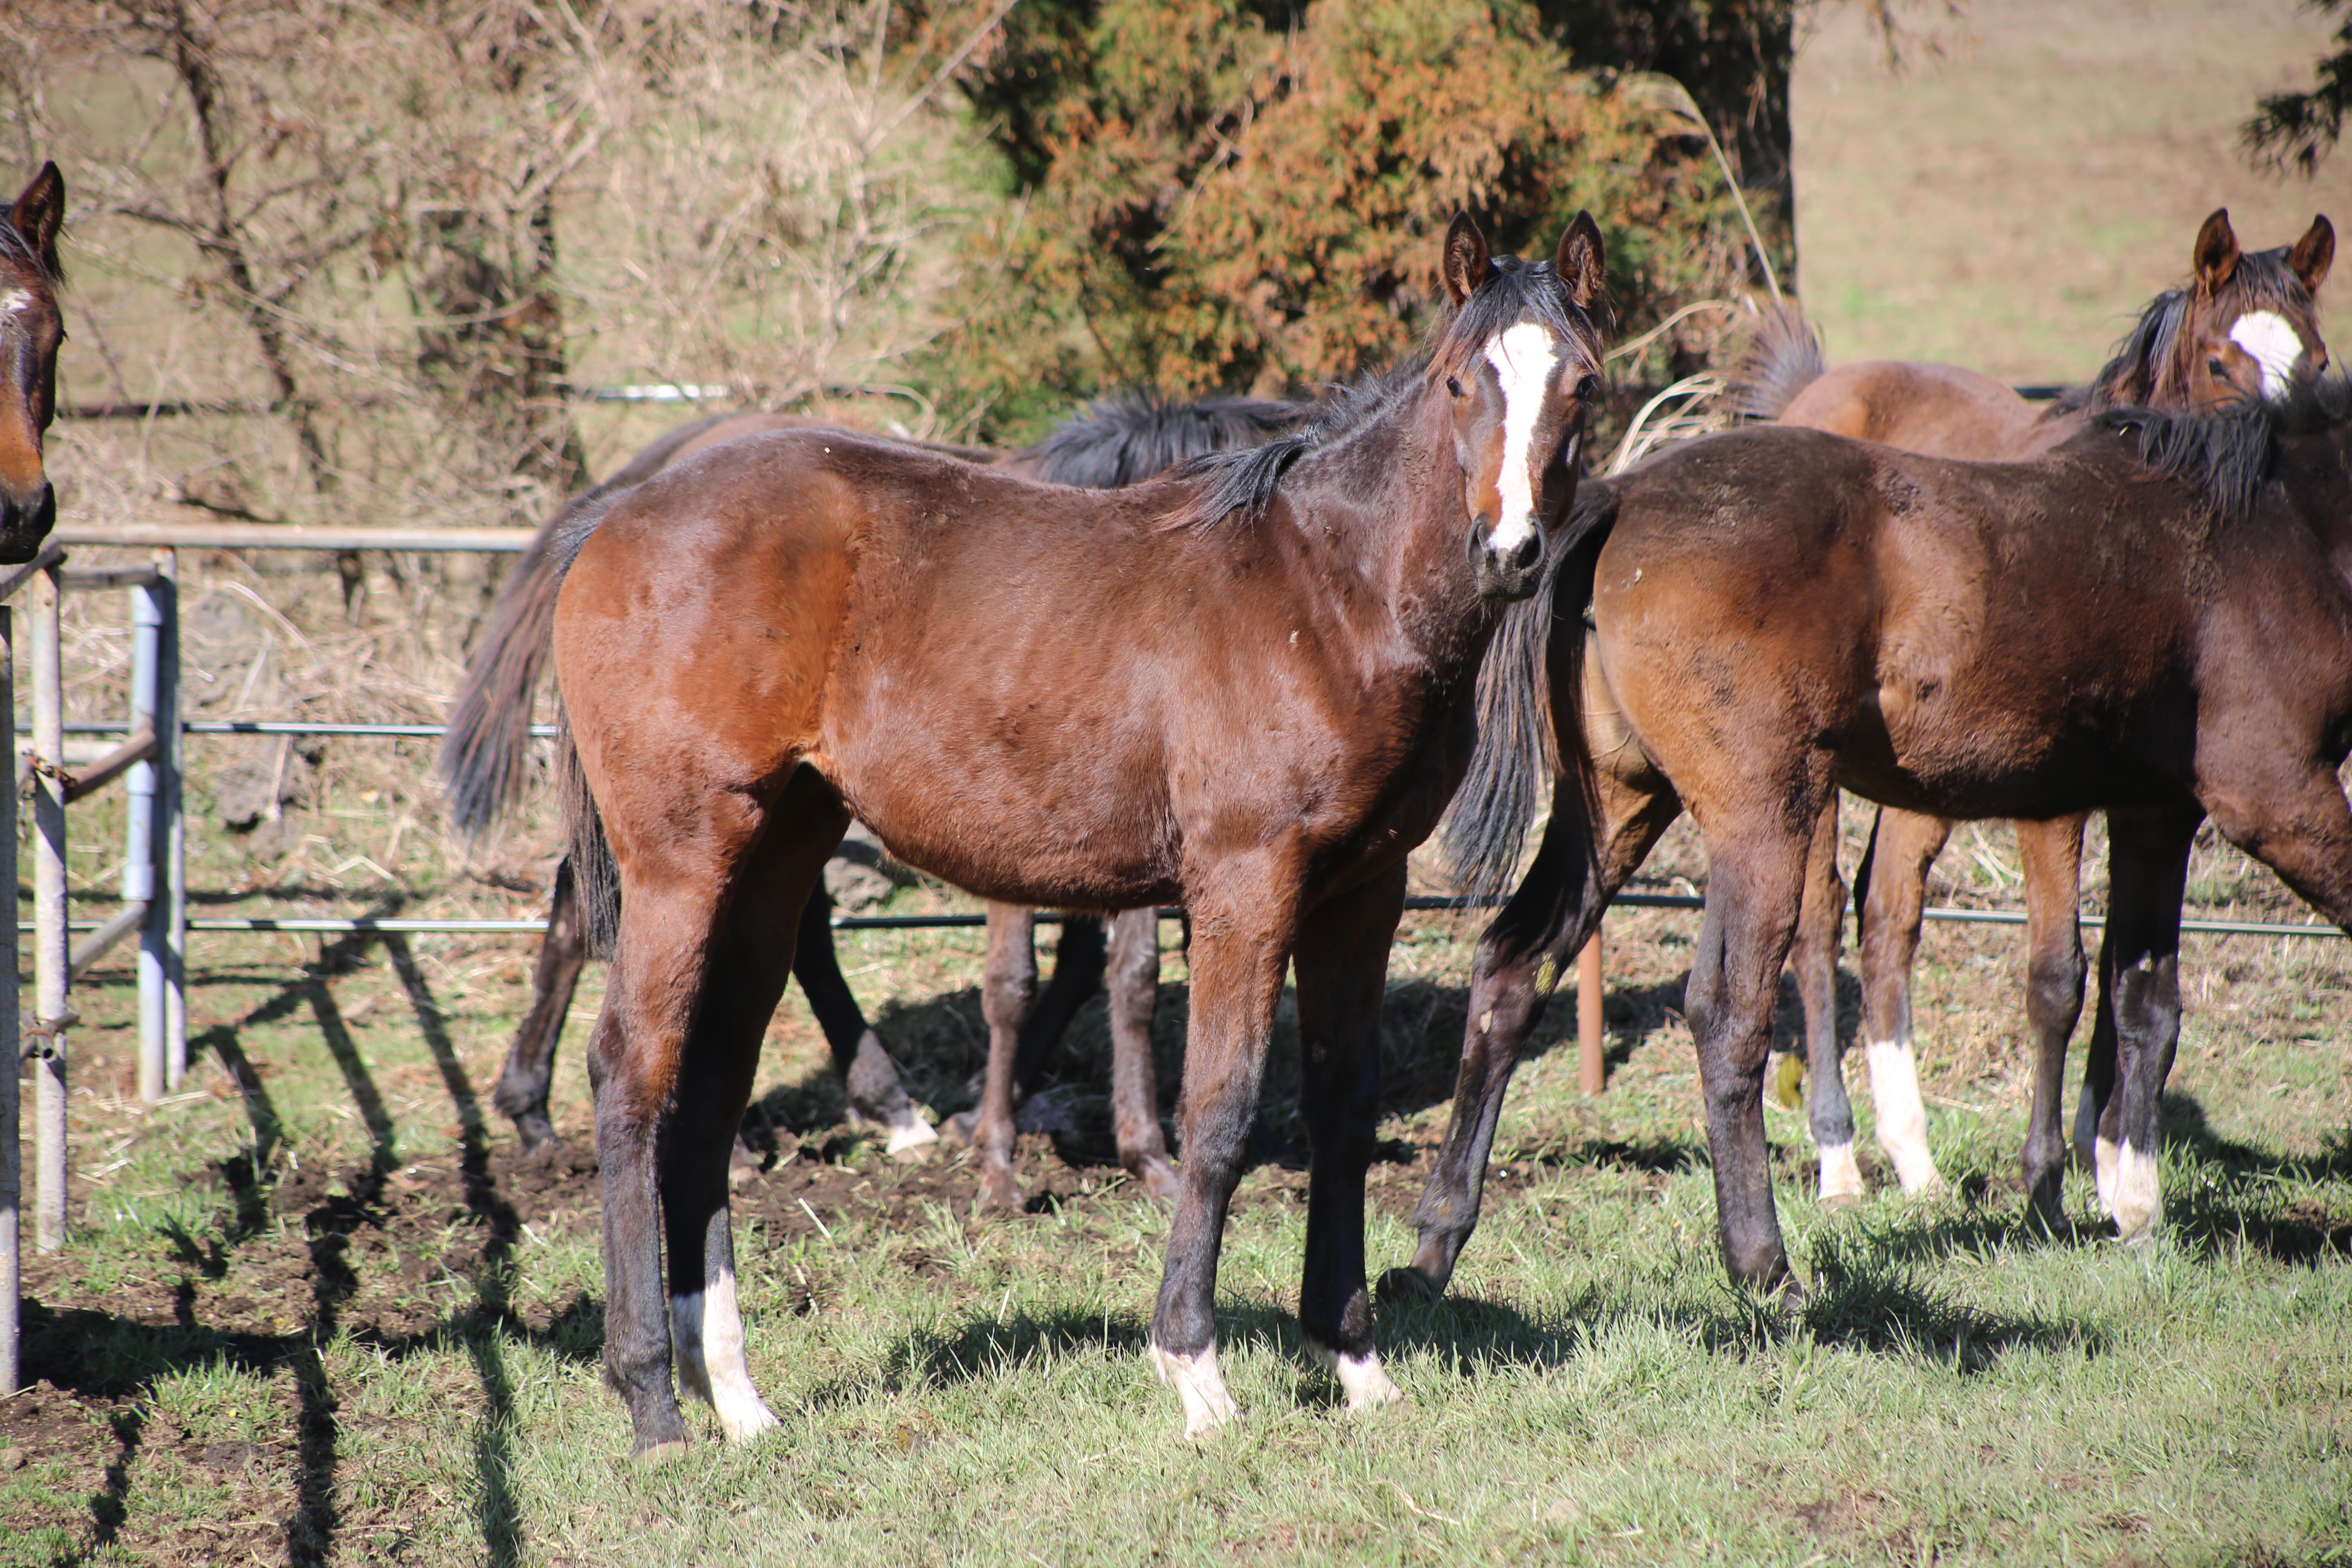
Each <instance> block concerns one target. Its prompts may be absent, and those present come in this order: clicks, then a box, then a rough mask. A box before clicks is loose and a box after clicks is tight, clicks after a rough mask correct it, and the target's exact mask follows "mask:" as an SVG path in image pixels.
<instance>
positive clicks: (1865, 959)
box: [1737, 209, 2336, 1222]
mask: <svg viewBox="0 0 2352 1568" xmlns="http://www.w3.org/2000/svg"><path fill="white" fill-rule="evenodd" d="M2335 255H2336V231H2335V228H2334V227H2333V226H2331V225H2330V224H2329V223H2328V221H2327V219H2326V216H2319V217H2315V218H2314V219H2313V220H2312V224H2311V227H2310V228H2309V229H2308V230H2306V231H2305V234H2304V235H2303V237H2301V238H2300V239H2298V240H2297V241H2296V242H2295V244H2294V247H2292V249H2290V248H2288V247H2280V248H2278V249H2276V250H2267V251H2254V252H2246V251H2242V250H2241V249H2240V248H2239V246H2238V237H2237V234H2236V232H2235V231H2234V230H2233V229H2232V228H2231V226H2230V215H2229V212H2228V210H2227V209H2222V210H2219V211H2216V212H2214V213H2213V214H2212V215H2211V216H2209V217H2207V218H2206V220H2205V222H2204V224H2203V226H2201V227H2200V229H2199V230H2198V233H2197V237H2196V241H2195V244H2194V245H2193V247H2191V253H2190V265H2191V275H2190V279H2189V282H2188V283H2187V284H2185V285H2183V286H2182V287H2180V288H2178V289H2169V290H2168V291H2166V292H2165V293H2162V294H2159V295H2158V296H2157V298H2156V299H2155V300H2151V301H2150V302H2149V303H2148V305H2147V309H2146V310H2143V311H2142V312H2141V313H2140V316H2139V319H2138V321H2137V322H2136V323H2135V324H2134V326H2133V328H2132V330H2131V331H2129V332H2128V333H2126V335H2125V337H2124V340H2123V342H2121V343H2120V344H2119V345H2117V348H2116V353H2115V356H2114V357H2113V358H2112V359H2111V360H2110V361H2109V362H2108V363H2107V364H2106V365H2105V367H2104V368H2102V369H2101V370H2100V372H2099V374H2097V375H2096V376H2095V377H2094V378H2093V380H2092V382H2091V384H2090V385H2089V386H2087V387H2085V388H2084V389H2082V390H2080V391H2078V392H2074V393H2070V394H2068V395H2065V396H2064V397H2062V398H2061V399H2059V400H2058V401H2057V403H2055V404H2054V405H2050V406H2047V407H2044V408H2036V407H2035V406H2034V405H2032V404H2031V403H2028V402H2027V401H2026V400H2025V399H2024V398H2022V397H2020V396H2019V395H2017V394H2016V393H2015V392H2014V391H2012V390H2011V389H2010V388H2009V387H2008V386H2005V385H2003V384H2001V383H2000V382H1997V381H1994V380H1992V379H1991V378H1990V377H1989V376H1984V375H1979V374H1977V373H1976V372H1974V371H1970V370H1963V369H1961V368H1960V367H1958V366H1957V365H1945V364H1922V363H1913V362H1909V361H1874V362H1870V363H1862V364H1853V365H1842V366H1839V367H1838V368H1837V369H1834V370H1831V369H1827V368H1825V367H1824V366H1823V365H1822V362H1821V350H1820V344H1819V342H1818V340H1816V339H1815V338H1814V337H1813V335H1812V333H1811V330H1810V329H1809V328H1805V327H1804V326H1803V325H1802V323H1801V321H1798V320H1796V319H1795V318H1794V317H1793V315H1791V314H1787V313H1784V314H1782V315H1780V316H1779V317H1776V318H1772V319H1769V320H1768V321H1767V323H1766V330H1765V331H1764V332H1762V333H1761V334H1759V339H1758V341H1757V342H1756V344H1755V347H1754V350H1753V351H1752V352H1751V354H1750V356H1749V358H1748V362H1747V363H1744V364H1743V365H1742V367H1741V370H1740V372H1739V374H1738V378H1737V379H1738V381H1739V382H1740V383H1741V384H1743V386H1744V391H1745V395H1744V397H1743V399H1742V401H1743V404H1744V410H1743V411H1744V412H1746V413H1748V414H1749V415H1750V416H1759V417H1766V418H1776V419H1777V420H1778V421H1779V422H1780V424H1783V425H1796V426H1806V427H1809V428H1811V429H1816V430H1827V431H1830V432H1832V434H1835V435H1840V436H1852V437H1857V438H1860V439H1864V440H1871V441H1878V442H1882V443H1884V444H1885V445H1887V446H1890V447H1902V448H1903V449H1904V450H1906V451H1910V452H1918V453H1922V454H1924V455H1927V456H1929V457H1937V458H1965V459H1969V460H1978V461H1986V462H2013V461H2017V460H2019V459H2021V458H2030V457H2032V456H2034V455H2036V454H2037V453H2041V452H2046V451H2049V450H2051V449H2052V448H2053V447H2057V446H2059V445H2060V444H2062V443H2063V442H2064V441H2066V440H2068V439H2069V438H2071V437H2074V436H2075V435H2077V434H2079V433H2080V432H2081V431H2082V429H2083V428H2084V425H2085V423H2086V422H2087V421H2089V420H2090V419H2091V418H2093V417H2094V416H2097V415H2099V414H2101V413H2104V412H2105V411H2106V410H2109V409H2113V408H2118V407H2150V408H2158V409H2168V410H2180V409H2196V410H2203V411H2207V412H2210V411H2214V410H2218V409H2221V408H2225V407H2227V406H2229V405H2231V404H2234V403H2238V402H2242V401H2244V400H2247V399H2260V398H2266V397H2280V396H2284V395H2287V394H2288V393H2290V392H2292V391H2294V389H2296V388H2298V387H2304V386H2308V385H2309V384H2311V383H2312V382H2313V381H2315V379H2317V377H2318V376H2319V374H2320V373H2321V372H2323V371H2324V370H2326V368H2327V346H2326V343H2325V342H2323V341H2322V340H2321V337H2320V331H2319V312H2318V306H2317V304H2316V300H2317V296H2318V293H2319V288H2320V285H2321V284H2322V283H2323V282H2325V281H2326V278H2327V273H2328V269H2329V268H2330V266H2331V264H2332V263H2333V261H2334V259H2335ZM2086 821H2087V818H2086V817H2084V816H2081V815H2075V816H2063V817H2059V818H2057V819H2055V820H2053V821H2048V822H2019V823H2017V824H2016V825H2015V826H2016V830H2017V840H2018V852H2019V861H2020V864H2021V868H2022V869H2023V872H2024V896H2025V906H2026V922H2027V923H2026V951H2027V968H2026V973H2027V977H2028V978H2027V983H2026V994H2025V995H2026V999H2025V1011H2026V1019H2027V1026H2028V1029H2029V1031H2030V1033H2031V1034H2032V1037H2033V1040H2034V1054H2035V1060H2036V1062H2037V1064H2038V1069H2039V1070H2038V1071H2037V1075H2036V1079H2035V1081H2036V1083H2037V1085H2038V1086H2039V1087H2038V1089H2037V1092H2041V1093H2045V1094H2048V1095H2050V1096H2053V1097H2058V1096H2062V1095H2063V1092H2064V1086H2063V1076H2064V1063H2065V1057H2066V1044H2067V1040H2068V1038H2069V1037H2070V1036H2071V1035H2072V1034H2073V1033H2074V1024H2075V1020H2076V1019H2077V1018H2078V1017H2079V1016H2080V1015H2081V1013H2082V1006H2083V981H2084V969H2085V964H2084V956H2083V945H2082V941H2081V938H2080V935H2079V933H2078V931H2077V928H2076V923H2075V905H2076V901H2077V889H2078V888H2079V886H2080V883H2081V862H2082V852H2083V831H2084V826H2085V824H2086ZM1951 830H1952V824H1951V823H1950V822H1949V821H1948V820H1946V819H1945V818H1942V817H1938V816H1925V815H1922V814H1920V813H1917V812H1910V811H1903V810H1900V809H1897V808H1895V807H1892V806H1888V807H1884V808H1882V809H1881V810H1880V811H1879V813H1878V815H1877V817H1876V819H1875V821H1874V824H1873V826H1872V828H1871V834H1870V848H1869V850H1868V852H1867V853H1865V855H1864V858H1863V864H1862V868H1861V869H1860V870H1859V871H1857V873H1856V875H1855V884H1856V892H1857V898H1856V900H1855V902H1856V906H1857V908H1856V915H1857V921H1858V924H1859V927H1860V931H1859V938H1858V945H1859V948H1860V956H1861V972H1862V1038H1863V1044H1864V1051H1865V1053H1866V1055H1867V1058H1868V1059H1869V1062H1870V1088H1871V1098H1872V1100H1874V1102H1875V1106H1876V1110H1877V1118H1876V1121H1877V1136H1878V1142H1879V1146H1880V1147H1881V1148H1882V1149H1883V1150H1884V1151H1885V1153H1886V1155H1887V1157H1888V1159H1889V1160H1890V1161H1891V1162H1892V1163H1893V1164H1894V1166H1895V1175H1896V1178H1897V1180H1899V1181H1900V1182H1901V1184H1902V1185H1903V1188H1904V1190H1905V1191H1906V1192H1922V1191H1927V1190H1929V1189H1932V1188H1934V1187H1937V1186H1940V1185H1941V1184H1942V1181H1943V1178H1942V1176H1941V1175H1940V1173H1938V1172H1937V1169H1936V1162H1935V1156H1934V1155H1933V1154H1932V1153H1931V1152H1929V1150H1928V1147H1927V1110H1926V1108H1925V1106H1923V1105H1922V1104H1921V1102H1920V1099H1919V1079H1918V1070H1917V1067H1916V1062H1915V1059H1914V1057H1913V1047H1912V1020H1911V964H1912V960H1913V957H1914V955H1915V954H1916V952H1917V951H1918V946H1919V931H1920V922H1921V920H1922V919H1923V915H1924V910H1925V907H1926V902H1927V900H1926V891H1927V871H1928V868H1930V867H1931V866H1933V865H1934V863H1935V860H1936V857H1937V855H1939V854H1940V853H1942V851H1943V847H1944V844H1945V842H1946V840H1947V839H1948V838H1949V837H1950V836H1951ZM1844 908H1845V889H1844V888H1843V885H1842V883H1841V882H1840V880H1839V879H1838V870H1837V819H1836V812H1835V808H1834V806H1832V810H1831V811H1830V812H1829V813H1828V814H1826V815H1825V816H1824V817H1823V820H1822V826H1821V830H1820V833H1819V836H1818V837H1816V838H1815V840H1814V845H1813V853H1812V858H1811V862H1810V863H1809V865H1808V866H1807V868H1806V875H1805V906H1804V912H1803V914H1802V915H1801V917H1800V919H1799V921H1798V928H1797V938H1796V943H1795V947H1794V949H1793V950H1792V952H1791V953H1790V966H1791V968H1793V969H1794V970H1795V972H1796V974H1797V982H1798V992H1799V994H1800V996H1801V998H1802V1000H1803V1003H1804V1010H1805V1025H1806V1030H1805V1033H1806V1056H1807V1058H1808V1066H1809V1067H1810V1069H1811V1096H1810V1099H1811V1107H1810V1109H1811V1125H1812V1133H1813V1142H1814V1144H1815V1146H1816V1148H1817V1149H1818V1151H1819V1153H1820V1160H1821V1184H1822V1185H1821V1191H1822V1199H1823V1201H1825V1202H1828V1203H1831V1204H1837V1203H1840V1202H1845V1201H1850V1200H1853V1199H1855V1198H1859V1197H1860V1196H1861V1195H1862V1192H1863V1182H1862V1171H1861V1167H1860V1166H1859V1165H1858V1164H1857V1163H1855V1160H1854V1153H1853V1110H1852V1108H1851V1106H1850V1105H1849V1103H1848V1101H1847V1099H1846V1091H1845V1080H1844V1073H1843V1066H1842V1062H1841V1051H1840V1047H1839V1042H1838V1039H1837V1023H1836V963H1837V950H1838V935H1839V928H1840V925H1841V923H1842V921H1843V914H1844ZM1791 1065H1793V1064H1791ZM2114 1068H2115V1048H2114V1035H2113V1030H2112V1026H2111V1020H2110V1019H2109V1017H2108V1015H2107V1012H2106V1010H2105V1008H2104V1007H2102V1008H2100V1009H2098V1010H2097V1011H2096V1012H2095V1020H2094V1025H2093V1030H2092V1041H2091V1046H2090V1049H2089V1052H2088V1063H2087V1067H2086V1070H2085V1077H2084V1096H2083V1105H2082V1114H2081V1116H2080V1117H2079V1118H2078V1119H2077V1121H2076V1130H2075V1142H2076V1145H2077V1148H2078V1150H2079V1151H2080V1152H2081V1154H2082V1157H2083V1160H2084V1163H2086V1164H2090V1165H2092V1166H2093V1167H2094V1169H2095V1171H2096V1172H2097V1174H2098V1183H2099V1192H2100V1197H2101V1200H2102V1202H2103V1203H2104V1202H2105V1201H2106V1199H2107V1197H2108V1195H2109V1189H2110V1188H2111V1187H2112V1185H2113V1178H2114V1175H2115V1145H2114V1143H2113V1142H2112V1141H2111V1140H2109V1141H2105V1142H2101V1141H2099V1140H2098V1139H2097V1138H2096V1137H2095V1126H2096V1123H2097V1121H2098V1118H2099V1114H2100V1110H2101V1108H2102V1107H2103V1106H2104V1104H2105V1099H2106V1092H2107V1086H2109V1085H2112V1083H2113V1082H2114ZM1783 1076H1784V1075H1782V1074H1779V1073H1776V1074H1773V1075H1772V1076H1771V1078H1770V1079H1768V1082H1771V1081H1777V1080H1779V1079H1782V1078H1783ZM2057 1122H2058V1110H2057V1101H2056V1099H2055V1098H2053V1100H2052V1103H2051V1105H2050V1106H2049V1107H2047V1108H2045V1109H2044V1110H2043V1111H2042V1112H2038V1113H2037V1114H2036V1115H2035V1117H2034V1119H2033V1127H2034V1128H2035V1139H2036V1141H2035V1142H2032V1143H2030V1144H2029V1146H2028V1148H2027V1150H2026V1152H2025V1155H2024V1164H2025V1168H2026V1176H2027V1183H2028V1185H2029V1188H2030V1189H2031V1191H2032V1194H2033V1198H2034V1203H2035V1205H2036V1206H2037V1208H2038V1209H2039V1211H2040V1212H2041V1213H2042V1216H2043V1217H2044V1219H2045V1220H2049V1221H2053V1222H2054V1221H2055V1219H2056V1217H2057V1214H2058V1203H2059V1188H2060V1184H2061V1181H2062V1179H2063V1170H2064V1162H2063V1152H2064V1144H2063V1139H2062V1138H2060V1137H2059V1135H2058V1133H2057V1131H2056V1128H2057Z"/></svg>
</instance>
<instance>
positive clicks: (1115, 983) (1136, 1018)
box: [1056, 909, 1177, 1204]
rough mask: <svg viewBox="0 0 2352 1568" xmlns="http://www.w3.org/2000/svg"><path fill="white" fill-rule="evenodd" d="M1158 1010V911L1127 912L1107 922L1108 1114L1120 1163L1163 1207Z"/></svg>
mask: <svg viewBox="0 0 2352 1568" xmlns="http://www.w3.org/2000/svg"><path fill="white" fill-rule="evenodd" d="M1058 968H1059V965H1058V964H1057V965H1056V969H1057V971H1058ZM1159 1010H1160V911H1159V910H1154V909H1141V910H1122V911H1120V912H1119V913H1118V914H1116V915H1114V916H1112V917H1111V922H1110V1110H1111V1128H1112V1131H1113V1132H1114V1134H1115V1135H1116V1136H1117V1138H1118V1163H1120V1164H1121V1165H1124V1166H1125V1167H1127V1170H1128V1172H1129V1173H1130V1174H1131V1175H1133V1176H1134V1177H1135V1179H1136V1180H1137V1181H1139V1182H1140V1183H1142V1184H1143V1190H1144V1191H1145V1192H1146V1193H1148V1194H1150V1195H1151V1196H1152V1197H1155V1198H1157V1199H1159V1200H1160V1202H1161V1203H1171V1204H1172V1203H1174V1202H1175V1201H1176V1192H1177V1183H1176V1167H1175V1165H1174V1163H1172V1162H1171V1161H1170V1160H1169V1158H1168V1141H1167V1139H1166V1137H1165V1136H1164V1135H1163V1134H1162V1133H1161V1132H1160V1079H1159V1068H1157V1066H1156V1065H1154V1063H1153V1060H1152V1053H1151V1021H1152V1018H1153V1016H1155V1015H1156V1014H1157V1013H1158V1012H1159Z"/></svg>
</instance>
